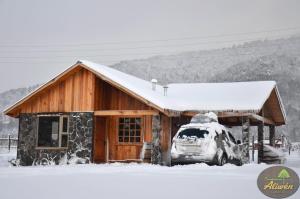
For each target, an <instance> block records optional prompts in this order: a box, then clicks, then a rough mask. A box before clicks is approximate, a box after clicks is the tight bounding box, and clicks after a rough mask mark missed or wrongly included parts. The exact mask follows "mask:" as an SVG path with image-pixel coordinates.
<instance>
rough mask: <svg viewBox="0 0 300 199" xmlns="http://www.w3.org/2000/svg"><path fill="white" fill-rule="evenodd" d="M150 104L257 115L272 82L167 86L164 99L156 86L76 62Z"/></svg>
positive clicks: (180, 109)
mask: <svg viewBox="0 0 300 199" xmlns="http://www.w3.org/2000/svg"><path fill="white" fill-rule="evenodd" d="M80 62H81V63H82V64H83V65H85V66H87V67H89V68H90V69H92V70H93V71H94V72H96V73H99V74H101V75H104V76H106V77H108V78H109V79H110V80H112V81H114V82H116V83H117V84H120V85H122V86H124V87H126V88H127V89H129V90H130V91H132V92H134V93H135V94H137V95H139V96H141V97H143V98H144V99H146V100H148V101H150V102H152V103H153V104H155V105H157V106H159V107H161V108H163V109H169V110H175V111H245V112H246V111H251V112H258V111H260V109H261V108H262V106H263V105H264V103H265V102H266V100H267V99H268V97H269V96H270V94H271V92H272V90H273V89H274V88H275V87H276V82H275V81H251V82H230V83H176V84H169V85H167V86H168V91H167V95H166V96H164V88H163V86H161V85H159V83H158V84H157V86H156V90H155V91H153V90H152V83H151V82H150V81H145V80H142V79H140V78H137V77H135V76H132V75H129V74H126V73H123V72H120V71H118V70H115V69H113V68H110V67H107V66H104V65H100V64H96V63H93V62H90V61H80Z"/></svg>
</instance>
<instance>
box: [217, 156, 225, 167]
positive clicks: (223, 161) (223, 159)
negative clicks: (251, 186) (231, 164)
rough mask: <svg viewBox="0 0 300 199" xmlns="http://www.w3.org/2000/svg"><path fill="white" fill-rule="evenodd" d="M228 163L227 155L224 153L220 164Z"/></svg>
mask: <svg viewBox="0 0 300 199" xmlns="http://www.w3.org/2000/svg"><path fill="white" fill-rule="evenodd" d="M226 163H227V157H226V155H224V154H223V155H222V157H221V159H220V161H219V164H218V165H219V166H223V165H224V164H226Z"/></svg>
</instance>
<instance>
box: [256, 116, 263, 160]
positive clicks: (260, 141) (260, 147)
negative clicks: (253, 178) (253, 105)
mask: <svg viewBox="0 0 300 199" xmlns="http://www.w3.org/2000/svg"><path fill="white" fill-rule="evenodd" d="M257 131H258V133H257V144H258V159H257V163H261V162H262V160H263V158H264V124H263V123H262V122H260V123H259V124H258V126H257Z"/></svg>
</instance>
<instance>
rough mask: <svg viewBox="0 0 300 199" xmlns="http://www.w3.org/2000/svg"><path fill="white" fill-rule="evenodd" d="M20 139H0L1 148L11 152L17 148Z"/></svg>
mask: <svg viewBox="0 0 300 199" xmlns="http://www.w3.org/2000/svg"><path fill="white" fill-rule="evenodd" d="M17 146H18V138H15V137H12V136H11V135H8V136H7V137H0V148H2V149H8V150H9V151H10V150H11V149H13V148H17Z"/></svg>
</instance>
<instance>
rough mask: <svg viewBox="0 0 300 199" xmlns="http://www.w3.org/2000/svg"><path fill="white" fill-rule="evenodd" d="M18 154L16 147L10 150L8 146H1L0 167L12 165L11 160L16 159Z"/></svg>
mask: <svg viewBox="0 0 300 199" xmlns="http://www.w3.org/2000/svg"><path fill="white" fill-rule="evenodd" d="M16 154H17V150H16V148H13V149H11V150H10V151H8V149H6V148H0V167H7V166H9V165H10V163H9V162H8V161H9V160H12V159H15V158H16Z"/></svg>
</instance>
